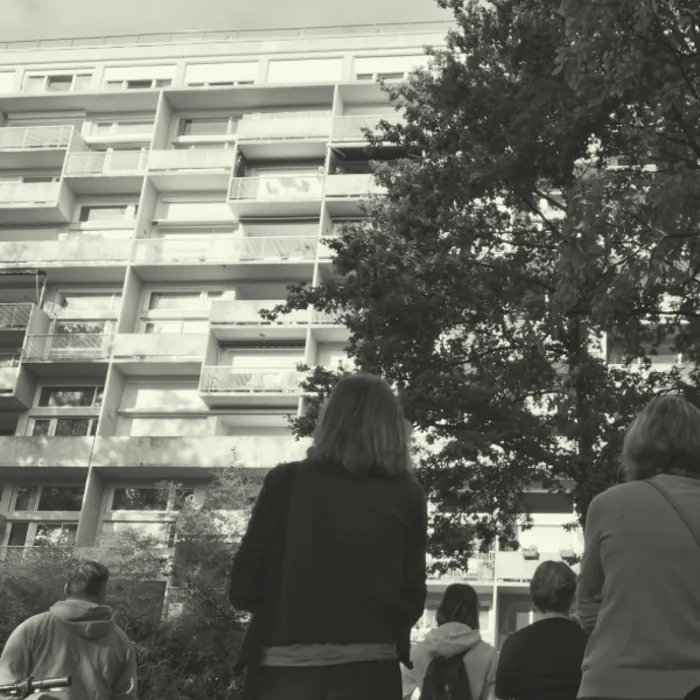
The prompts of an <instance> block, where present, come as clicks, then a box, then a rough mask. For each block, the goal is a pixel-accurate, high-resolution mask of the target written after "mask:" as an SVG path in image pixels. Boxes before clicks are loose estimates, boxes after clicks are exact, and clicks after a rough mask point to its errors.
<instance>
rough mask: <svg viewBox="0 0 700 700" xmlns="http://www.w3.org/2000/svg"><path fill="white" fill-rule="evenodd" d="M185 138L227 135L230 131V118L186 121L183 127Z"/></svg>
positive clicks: (182, 132)
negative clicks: (228, 130)
mask: <svg viewBox="0 0 700 700" xmlns="http://www.w3.org/2000/svg"><path fill="white" fill-rule="evenodd" d="M181 129H182V131H181V132H180V133H181V134H182V135H183V136H207V135H211V134H225V133H226V131H227V129H228V118H224V119H186V120H185V121H183V122H182V125H181Z"/></svg>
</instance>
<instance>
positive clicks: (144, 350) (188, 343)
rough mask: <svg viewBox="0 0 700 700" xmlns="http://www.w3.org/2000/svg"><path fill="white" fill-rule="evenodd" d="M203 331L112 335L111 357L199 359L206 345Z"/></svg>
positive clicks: (202, 355) (173, 359)
mask: <svg viewBox="0 0 700 700" xmlns="http://www.w3.org/2000/svg"><path fill="white" fill-rule="evenodd" d="M207 340H208V336H207V335H206V334H205V333H122V334H119V335H116V336H115V337H114V345H113V349H112V357H113V358H115V359H135V358H144V359H146V358H147V359H150V360H156V361H157V360H172V361H177V360H201V359H202V358H203V357H204V353H205V351H206V347H207Z"/></svg>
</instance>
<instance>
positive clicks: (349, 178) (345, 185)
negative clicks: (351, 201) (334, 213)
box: [324, 173, 386, 197]
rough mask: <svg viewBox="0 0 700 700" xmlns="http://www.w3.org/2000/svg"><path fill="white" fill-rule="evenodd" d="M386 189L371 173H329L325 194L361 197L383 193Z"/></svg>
mask: <svg viewBox="0 0 700 700" xmlns="http://www.w3.org/2000/svg"><path fill="white" fill-rule="evenodd" d="M385 191H386V190H385V189H384V188H383V187H380V186H379V185H377V183H376V182H375V180H374V175H372V174H371V173H367V174H362V175H328V176H327V177H326V183H325V190H324V194H325V195H326V197H361V196H366V195H369V194H382V193H383V192H385Z"/></svg>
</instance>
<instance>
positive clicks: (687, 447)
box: [621, 394, 700, 481]
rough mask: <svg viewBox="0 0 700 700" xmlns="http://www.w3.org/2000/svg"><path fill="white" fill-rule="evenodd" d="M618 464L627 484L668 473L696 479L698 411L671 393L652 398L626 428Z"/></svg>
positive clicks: (699, 438) (699, 464)
mask: <svg viewBox="0 0 700 700" xmlns="http://www.w3.org/2000/svg"><path fill="white" fill-rule="evenodd" d="M621 464H622V469H623V471H624V474H625V478H626V480H627V481H637V480H642V479H648V478H649V477H652V476H654V475H655V474H671V473H680V474H685V475H686V476H692V477H695V478H700V409H698V408H697V407H695V406H694V405H693V404H692V403H690V402H689V401H686V400H685V399H683V398H681V397H680V396H674V395H672V394H666V395H664V396H658V397H656V398H654V399H652V400H651V401H650V402H649V403H648V404H647V405H646V406H645V408H644V410H643V411H642V412H641V413H640V414H639V415H638V416H637V418H636V419H635V420H634V422H633V423H632V425H630V427H629V428H628V429H627V433H626V434H625V440H624V443H623V445H622V458H621Z"/></svg>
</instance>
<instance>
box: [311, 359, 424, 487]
mask: <svg viewBox="0 0 700 700" xmlns="http://www.w3.org/2000/svg"><path fill="white" fill-rule="evenodd" d="M410 437H411V436H410V424H409V423H408V422H407V421H406V419H405V418H404V413H403V409H402V408H401V404H400V403H399V400H398V398H397V397H396V396H395V395H394V392H393V391H392V389H391V387H390V386H389V385H388V384H387V383H386V382H385V381H384V380H383V379H382V378H381V377H377V376H376V375H373V374H367V373H365V372H357V373H355V374H348V375H346V376H344V377H343V378H342V379H341V380H340V381H339V382H338V383H337V384H336V385H335V387H334V389H333V391H332V392H331V394H330V396H329V397H328V399H327V400H326V402H325V403H324V405H323V408H322V409H321V413H320V415H319V417H318V421H317V423H316V430H315V431H314V442H313V445H312V446H311V447H310V448H309V450H308V453H307V454H308V457H309V459H311V460H312V461H314V462H335V463H338V464H342V466H343V467H344V468H345V469H346V470H347V471H348V472H350V473H351V474H354V475H356V476H367V475H369V474H372V473H377V474H380V475H381V476H386V477H395V476H402V475H405V474H412V473H413V465H412V463H411V446H410Z"/></svg>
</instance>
